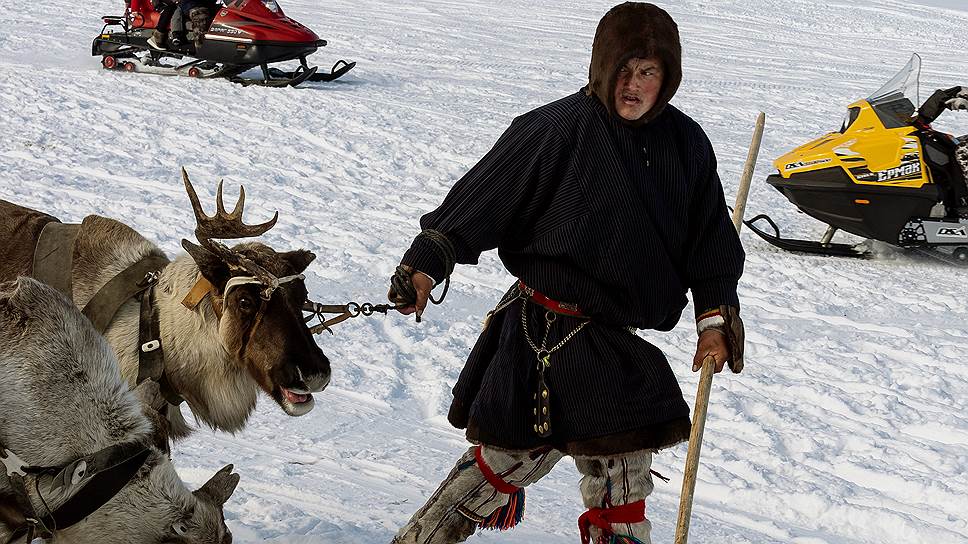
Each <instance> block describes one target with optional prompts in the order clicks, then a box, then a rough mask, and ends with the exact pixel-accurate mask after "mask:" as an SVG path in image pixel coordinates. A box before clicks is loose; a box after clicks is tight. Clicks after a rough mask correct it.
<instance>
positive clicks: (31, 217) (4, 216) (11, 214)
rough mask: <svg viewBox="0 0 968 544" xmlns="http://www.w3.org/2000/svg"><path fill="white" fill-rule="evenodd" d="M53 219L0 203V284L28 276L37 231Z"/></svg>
mask: <svg viewBox="0 0 968 544" xmlns="http://www.w3.org/2000/svg"><path fill="white" fill-rule="evenodd" d="M51 221H57V218H55V217H51V216H49V215H47V214H46V213H42V212H38V211H35V210H31V209H29V208H24V207H21V206H17V205H16V204H13V203H11V202H7V201H6V200H0V240H7V241H8V243H5V244H0V282H4V281H9V280H13V279H16V278H17V276H23V275H25V274H30V273H31V272H32V269H33V264H34V247H36V246H37V240H39V239H40V231H42V230H44V226H45V225H47V223H50V222H51Z"/></svg>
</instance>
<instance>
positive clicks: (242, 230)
mask: <svg viewBox="0 0 968 544" xmlns="http://www.w3.org/2000/svg"><path fill="white" fill-rule="evenodd" d="M182 180H183V181H184V182H185V191H187V192H188V198H189V200H191V202H192V210H193V211H194V212H195V223H196V227H195V237H196V238H198V241H199V242H201V243H202V244H203V245H204V244H205V242H206V241H207V240H211V239H213V238H218V239H222V240H226V239H234V238H253V237H256V236H261V235H262V234H265V233H266V231H268V230H269V229H271V228H272V227H273V226H275V224H276V221H277V220H278V219H279V212H276V214H275V215H273V216H272V219H270V220H268V221H266V222H265V223H262V224H259V225H246V224H245V222H243V221H242V208H243V206H245V187H242V186H241V185H240V186H239V200H238V202H236V203H235V208H234V209H233V210H232V213H226V212H225V204H224V203H223V201H222V181H221V180H220V181H219V182H218V192H217V194H216V200H215V206H216V211H215V215H213V216H211V217H209V216H208V215H206V214H205V211H204V210H203V209H202V205H201V203H200V202H199V201H198V194H196V193H195V188H194V187H192V182H191V180H190V179H188V172H187V171H186V170H185V169H184V168H182Z"/></svg>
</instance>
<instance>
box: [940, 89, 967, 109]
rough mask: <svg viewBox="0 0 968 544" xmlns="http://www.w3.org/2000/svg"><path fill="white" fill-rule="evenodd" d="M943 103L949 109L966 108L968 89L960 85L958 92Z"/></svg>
mask: <svg viewBox="0 0 968 544" xmlns="http://www.w3.org/2000/svg"><path fill="white" fill-rule="evenodd" d="M944 105H945V107H946V108H948V109H949V110H968V89H965V88H964V87H962V88H961V90H960V91H959V92H958V94H957V95H955V97H954V98H951V99H949V100H947V101H945V103H944Z"/></svg>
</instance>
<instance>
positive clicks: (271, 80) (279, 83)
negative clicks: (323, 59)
mask: <svg viewBox="0 0 968 544" xmlns="http://www.w3.org/2000/svg"><path fill="white" fill-rule="evenodd" d="M317 69H318V68H316V67H315V66H313V67H312V68H310V69H308V70H303V69H299V70H296V71H295V72H283V71H281V70H278V71H277V72H276V74H273V71H272V70H267V71H266V72H265V73H266V74H267V77H264V78H262V79H256V78H242V77H232V78H229V81H231V82H232V83H238V84H240V85H242V86H243V87H249V86H251V85H258V86H262V87H295V86H297V85H299V84H300V83H302V82H304V81H306V80H308V79H309V78H311V77H313V75H315V74H316V70H317Z"/></svg>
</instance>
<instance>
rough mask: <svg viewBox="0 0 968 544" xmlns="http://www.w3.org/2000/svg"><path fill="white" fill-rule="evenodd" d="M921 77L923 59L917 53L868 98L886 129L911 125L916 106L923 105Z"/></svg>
mask: <svg viewBox="0 0 968 544" xmlns="http://www.w3.org/2000/svg"><path fill="white" fill-rule="evenodd" d="M920 76H921V57H920V56H918V54H917V53H915V54H914V55H912V56H911V60H909V61H908V63H907V64H906V65H904V68H901V71H900V72H898V73H897V74H896V75H895V76H894V77H892V78H891V79H890V81H888V82H887V83H885V84H884V85H883V86H882V87H881V88H880V89H877V91H875V92H874V94H872V95H870V96H869V97H867V102H868V103H869V104H870V105H871V107H872V108H873V109H874V112H875V113H876V114H877V117H879V118H880V120H881V122H882V123H884V126H885V127H886V128H901V127H904V126H907V125H909V124H911V123H910V121H911V118H912V117H913V116H914V112H915V104H920V103H921V101H920V98H919V96H918V94H919V91H920V89H919V81H918V80H919V78H920Z"/></svg>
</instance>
